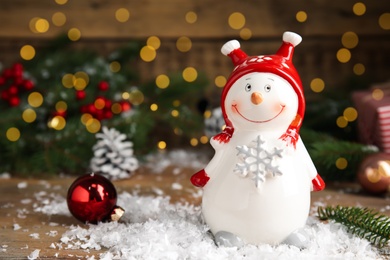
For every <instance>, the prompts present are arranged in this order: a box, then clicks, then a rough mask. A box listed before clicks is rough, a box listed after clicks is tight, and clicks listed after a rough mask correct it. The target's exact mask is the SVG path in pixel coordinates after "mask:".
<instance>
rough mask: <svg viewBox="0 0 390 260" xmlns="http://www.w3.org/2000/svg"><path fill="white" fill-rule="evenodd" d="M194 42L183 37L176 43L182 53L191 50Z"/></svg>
mask: <svg viewBox="0 0 390 260" xmlns="http://www.w3.org/2000/svg"><path fill="white" fill-rule="evenodd" d="M191 47H192V42H191V39H190V38H188V37H186V36H181V37H179V39H177V41H176V48H177V49H178V50H179V51H181V52H187V51H189V50H191Z"/></svg>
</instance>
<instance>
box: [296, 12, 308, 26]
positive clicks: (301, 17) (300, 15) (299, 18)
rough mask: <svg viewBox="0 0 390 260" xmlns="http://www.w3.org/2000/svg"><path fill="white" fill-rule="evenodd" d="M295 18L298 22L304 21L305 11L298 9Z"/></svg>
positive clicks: (305, 17)
mask: <svg viewBox="0 0 390 260" xmlns="http://www.w3.org/2000/svg"><path fill="white" fill-rule="evenodd" d="M295 19H297V21H298V22H300V23H304V22H306V20H307V13H306V12H305V11H299V12H297V13H296V15H295Z"/></svg>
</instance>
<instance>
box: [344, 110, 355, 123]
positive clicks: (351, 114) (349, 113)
mask: <svg viewBox="0 0 390 260" xmlns="http://www.w3.org/2000/svg"><path fill="white" fill-rule="evenodd" d="M343 116H344V117H345V118H346V119H347V121H349V122H353V121H355V120H356V119H357V117H358V111H357V110H356V109H355V108H354V107H347V108H346V109H344V112H343Z"/></svg>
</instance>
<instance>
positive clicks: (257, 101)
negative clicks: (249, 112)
mask: <svg viewBox="0 0 390 260" xmlns="http://www.w3.org/2000/svg"><path fill="white" fill-rule="evenodd" d="M251 101H252V103H253V104H255V105H259V104H260V103H261V102H263V96H262V95H261V93H259V92H253V93H252V95H251Z"/></svg>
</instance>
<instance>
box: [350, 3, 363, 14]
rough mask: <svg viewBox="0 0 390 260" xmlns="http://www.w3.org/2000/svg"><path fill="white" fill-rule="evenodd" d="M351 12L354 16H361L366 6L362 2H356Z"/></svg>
mask: <svg viewBox="0 0 390 260" xmlns="http://www.w3.org/2000/svg"><path fill="white" fill-rule="evenodd" d="M352 11H353V13H354V14H355V15H358V16H361V15H363V14H364V13H365V12H366V5H365V4H363V3H362V2H357V3H356V4H354V5H353V7H352Z"/></svg>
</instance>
